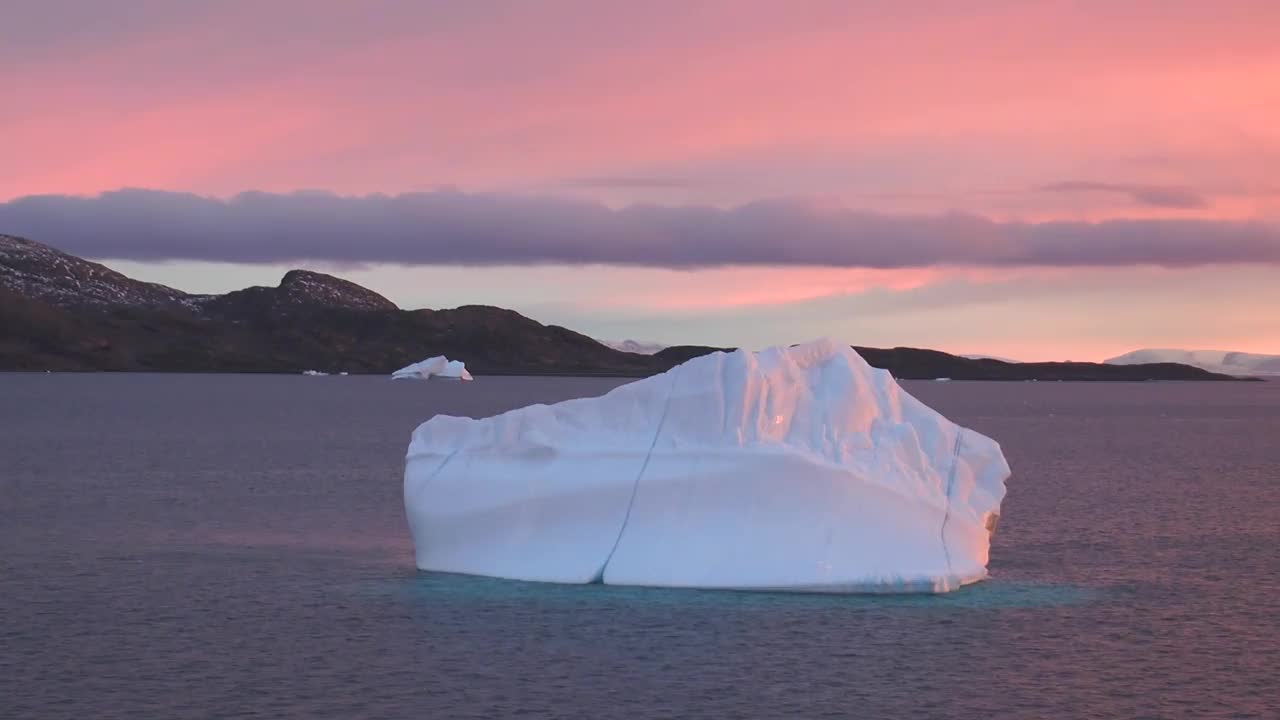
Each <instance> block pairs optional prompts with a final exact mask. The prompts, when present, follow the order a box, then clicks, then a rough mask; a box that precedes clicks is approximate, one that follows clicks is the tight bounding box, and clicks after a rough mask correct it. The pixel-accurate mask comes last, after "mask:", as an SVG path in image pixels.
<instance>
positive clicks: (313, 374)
mask: <svg viewBox="0 0 1280 720" xmlns="http://www.w3.org/2000/svg"><path fill="white" fill-rule="evenodd" d="M302 374H303V375H310V376H311V377H324V376H325V375H328V374H329V373H327V372H320V371H319V370H303V371H302Z"/></svg>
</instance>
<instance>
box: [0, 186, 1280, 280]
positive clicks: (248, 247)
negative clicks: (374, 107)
mask: <svg viewBox="0 0 1280 720" xmlns="http://www.w3.org/2000/svg"><path fill="white" fill-rule="evenodd" d="M0 232H6V233H12V234H18V235H25V236H27V237H30V238H32V239H35V240H39V241H43V242H47V243H49V244H52V245H55V246H57V247H60V248H62V249H64V250H67V251H68V252H73V253H77V254H82V255H86V256H88V257H94V258H101V259H125V260H144V261H145V260H215V261H228V262H241V263H259V262H261V263H266V262H273V263H279V262H297V261H307V260H309V261H327V262H335V263H378V262H382V263H398V264H406V265H509V264H516V265H520V264H551V263H566V264H613V265H633V266H646V267H667V268H698V267H714V266H724V265H826V266H835V267H872V268H903V267H923V266H930V265H976V266H1001V267H1014V266H1130V265H1161V266H1168V267H1188V266H1196V265H1206V264H1215V263H1266V264H1280V226H1277V225H1272V224H1268V223H1265V222H1260V221H1225V220H1192V219H1166V220H1146V219H1142V220H1111V221H1106V222H1100V223H1085V222H1044V223H1017V222H1009V223H1005V222H996V221H992V220H989V219H986V218H983V217H978V216H975V215H967V214H961V213H951V214H945V215H881V214H875V213H868V212H859V211H853V210H846V209H842V208H839V207H832V206H826V205H819V204H815V203H808V202H804V201H793V200H768V201H760V202H755V203H750V204H747V205H743V206H740V207H736V208H732V209H719V208H714V207H707V206H688V207H666V206H658V205H633V206H630V207H626V208H622V209H617V210H615V209H610V208H608V207H605V206H603V205H599V204H595V203H589V202H577V201H572V200H563V199H555V198H545V197H527V196H516V195H497V194H469V193H462V192H457V191H448V190H442V191H436V192H429V193H410V194H404V195H394V196H393V195H369V196H363V197H339V196H336V195H331V194H324V193H314V192H309V193H305V194H287V195H277V194H270V193H261V192H251V193H243V194H240V195H237V196H235V197H233V198H231V199H229V200H220V199H215V198H207V197H201V196H197V195H190V194H185V193H173V192H162V191H154V190H121V191H116V192H110V193H103V194H102V195H98V196H95V197H70V196H63V195H44V196H30V197H25V198H19V199H17V200H13V201H10V202H8V203H3V204H0Z"/></svg>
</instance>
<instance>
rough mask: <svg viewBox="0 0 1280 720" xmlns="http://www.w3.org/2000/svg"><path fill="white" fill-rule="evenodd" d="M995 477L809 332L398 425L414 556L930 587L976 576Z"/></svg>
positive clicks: (996, 498)
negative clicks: (781, 342) (607, 386)
mask: <svg viewBox="0 0 1280 720" xmlns="http://www.w3.org/2000/svg"><path fill="white" fill-rule="evenodd" d="M443 362H444V359H443V358H432V359H431V360H428V361H424V363H427V364H428V367H429V368H439V367H440V366H441V364H442V363H443ZM405 372H407V373H417V374H421V370H420V369H418V367H417V366H410V367H409V368H406V369H405ZM1008 476H1009V466H1008V464H1007V463H1006V462H1005V458H1004V455H1003V454H1002V453H1001V450H1000V446H999V445H998V444H997V443H996V442H995V441H994V440H992V439H991V438H988V437H986V436H984V435H981V434H979V433H977V432H974V431H972V430H968V429H966V428H963V427H960V426H958V425H956V424H955V423H952V422H951V421H950V420H948V419H947V418H945V417H943V416H942V415H940V414H939V413H937V412H936V411H934V410H933V409H931V408H929V407H928V406H926V405H925V404H924V403H922V402H920V401H919V400H917V399H916V398H914V397H912V396H911V395H910V394H908V393H907V392H906V391H904V390H903V389H902V388H901V387H900V386H899V385H898V383H897V382H895V381H894V379H893V377H892V376H891V375H890V374H889V373H888V372H886V371H884V370H877V369H875V368H872V367H871V366H870V365H868V364H867V363H866V362H865V361H864V360H863V359H862V358H861V357H860V356H859V355H858V354H857V353H856V352H854V351H853V350H852V349H851V348H850V347H849V346H848V345H845V344H842V343H836V342H833V341H831V340H821V341H818V342H813V343H809V344H806V345H798V346H794V347H789V348H772V349H769V350H765V351H762V352H758V353H752V352H747V351H744V350H738V351H735V352H732V353H724V352H717V353H712V354H710V355H705V356H702V357H699V358H695V359H693V360H690V361H688V362H686V363H683V364H681V365H678V366H676V367H675V368H673V369H671V370H669V371H667V372H665V373H662V374H660V375H655V376H653V377H650V378H646V379H643V380H638V381H635V382H632V383H628V384H626V385H622V386H620V387H618V388H616V389H614V390H613V391H611V392H609V393H607V394H605V395H603V396H601V397H596V398H584V399H578V400H568V401H565V402H561V403H556V404H554V405H531V406H529V407H524V408H520V409H517V410H512V411H510V412H507V413H504V414H502V415H498V416H495V417H490V418H484V419H478V420H477V419H471V418H466V417H450V416H447V415H436V416H435V417H433V418H431V419H430V420H428V421H427V422H425V423H423V424H422V425H420V426H419V427H418V428H417V430H416V431H415V432H414V433H413V437H412V440H411V441H410V444H409V449H408V453H407V456H406V461H405V475H404V500H405V507H406V511H407V515H408V520H409V528H410V530H411V532H412V534H413V540H414V549H415V554H416V562H417V566H418V567H419V568H421V569H423V570H433V571H442V572H454V573H465V574H472V575H487V576H492V577H500V578H509V579H515V580H533V581H546V582H560V583H604V584H608V585H644V586H658V587H685V588H719V589H735V590H771V591H778V590H783V591H793V592H828V593H857V592H946V591H950V590H954V589H956V588H958V587H960V586H962V585H965V584H967V583H971V582H976V581H978V580H981V579H983V578H984V577H986V576H987V559H988V551H989V548H990V540H991V534H992V532H993V530H994V528H995V522H996V519H997V518H998V516H999V512H1000V504H1001V501H1002V499H1003V498H1004V494H1005V479H1006V478H1007V477H1008Z"/></svg>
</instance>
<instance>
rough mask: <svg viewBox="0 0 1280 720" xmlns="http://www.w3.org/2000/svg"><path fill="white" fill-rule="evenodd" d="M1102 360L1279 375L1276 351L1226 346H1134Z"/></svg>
mask: <svg viewBox="0 0 1280 720" xmlns="http://www.w3.org/2000/svg"><path fill="white" fill-rule="evenodd" d="M1105 362H1106V364H1107V365H1141V364H1144V363H1161V362H1172V363H1182V364H1183V365H1194V366H1195V367H1198V368H1203V369H1205V370H1208V371H1210V372H1216V373H1223V374H1224V375H1276V376H1280V355H1258V354H1255V353H1244V352H1234V351H1230V350H1173V349H1145V350H1134V351H1133V352H1131V353H1125V354H1124V355H1121V356H1119V357H1113V358H1111V359H1110V360H1106V361H1105Z"/></svg>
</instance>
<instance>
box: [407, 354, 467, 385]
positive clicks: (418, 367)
mask: <svg viewBox="0 0 1280 720" xmlns="http://www.w3.org/2000/svg"><path fill="white" fill-rule="evenodd" d="M431 378H439V379H441V380H470V379H471V373H469V372H467V366H466V364H465V363H463V362H462V361H460V360H450V359H449V358H446V357H445V356H443V355H436V356H435V357H429V358H427V359H426V360H423V361H422V362H416V363H414V364H412V365H406V366H405V367H402V368H400V369H399V370H397V371H395V372H393V373H391V379H392V380H430V379H431Z"/></svg>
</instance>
